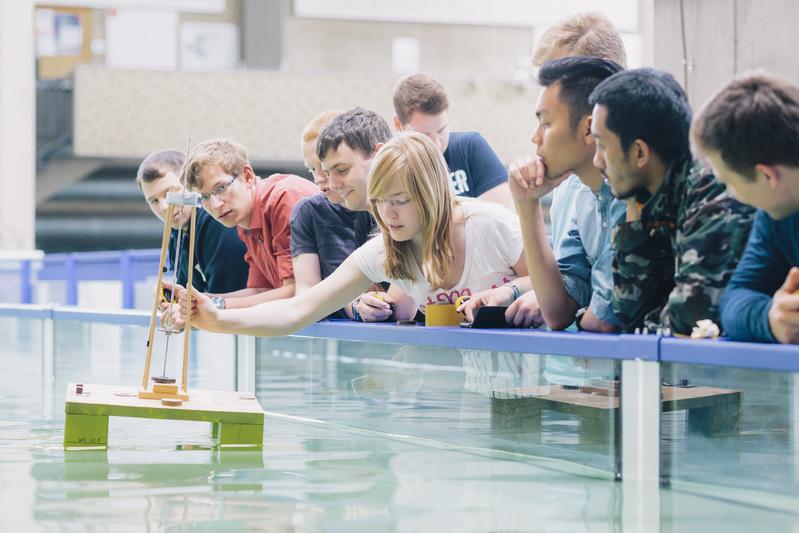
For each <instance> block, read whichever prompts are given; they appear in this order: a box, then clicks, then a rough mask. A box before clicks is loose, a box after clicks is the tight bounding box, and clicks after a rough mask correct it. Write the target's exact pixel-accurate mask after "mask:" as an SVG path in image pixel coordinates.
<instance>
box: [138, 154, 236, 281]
mask: <svg viewBox="0 0 799 533" xmlns="http://www.w3.org/2000/svg"><path fill="white" fill-rule="evenodd" d="M185 161H186V155H185V154H183V153H182V152H178V151H177V150H160V151H158V152H153V153H152V154H150V155H148V156H147V157H146V158H145V159H144V161H142V163H141V165H139V170H138V172H137V173H136V183H137V184H138V185H139V188H140V189H141V191H142V193H143V194H144V199H145V200H146V201H147V205H148V207H149V208H150V210H151V211H152V212H153V214H154V215H155V216H156V217H158V218H159V219H160V220H161V221H162V222H164V223H165V224H167V223H168V224H169V225H170V226H171V228H172V229H171V231H170V237H169V263H170V265H171V267H170V268H171V269H172V270H174V269H175V268H177V279H176V281H177V283H178V284H179V285H182V286H185V285H186V280H187V279H188V268H187V265H188V261H189V221H190V219H191V211H190V210H189V209H184V210H183V212H182V213H181V212H180V209H179V208H177V207H176V208H175V214H174V215H173V217H172V220H171V221H166V220H165V217H166V212H167V205H166V194H167V193H168V192H176V191H181V190H182V189H183V184H182V183H181V182H180V178H179V176H180V171H181V169H182V167H183V164H184V163H185ZM196 224H197V227H196V230H195V237H194V268H195V270H196V272H195V273H194V275H193V276H192V285H193V286H194V287H195V288H196V289H197V290H198V291H201V292H209V293H223V292H232V291H237V290H239V289H243V288H244V287H245V286H246V284H247V270H248V267H247V262H246V261H244V253H245V252H246V251H247V248H246V247H245V246H244V243H243V242H241V239H239V236H238V234H237V233H236V230H235V228H226V227H225V226H223V225H222V224H220V223H219V222H217V221H216V220H214V217H212V216H211V215H209V214H208V213H207V212H206V211H205V210H204V209H198V210H197V222H196ZM180 228H183V234H182V238H181V241H180V243H178V230H179V229H180ZM178 244H179V245H180V259H179V261H180V264H179V265H177V267H176V266H175V265H172V264H171V263H172V261H174V260H175V252H176V250H177V248H178ZM170 281H171V280H170Z"/></svg>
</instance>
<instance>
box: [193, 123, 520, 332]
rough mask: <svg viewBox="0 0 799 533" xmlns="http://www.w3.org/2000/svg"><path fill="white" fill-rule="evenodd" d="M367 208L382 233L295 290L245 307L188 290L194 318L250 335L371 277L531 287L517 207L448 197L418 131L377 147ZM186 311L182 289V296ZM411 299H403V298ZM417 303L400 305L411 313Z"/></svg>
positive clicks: (463, 288) (456, 291) (440, 167)
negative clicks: (224, 305) (216, 302)
mask: <svg viewBox="0 0 799 533" xmlns="http://www.w3.org/2000/svg"><path fill="white" fill-rule="evenodd" d="M368 197H369V203H370V210H371V212H372V214H373V215H374V217H375V220H376V221H377V223H378V226H379V227H380V231H381V233H382V235H380V236H378V237H376V238H374V239H372V240H371V241H369V242H367V243H366V244H364V245H363V246H361V247H360V248H358V249H357V250H356V251H355V252H354V253H353V254H352V255H351V256H350V257H349V258H347V259H346V260H345V261H344V263H342V264H341V266H340V267H339V268H338V269H336V271H335V272H333V274H331V275H330V276H329V277H327V278H325V279H324V280H322V281H321V282H320V283H319V284H317V285H314V286H313V287H310V288H308V289H306V290H305V291H303V292H302V293H301V294H299V295H297V296H295V297H294V298H291V299H287V300H281V301H274V302H269V303H267V304H263V305H258V306H255V307H252V308H250V309H232V310H219V309H217V308H216V307H214V306H213V305H212V304H211V302H210V301H209V300H208V298H206V297H205V296H204V295H203V294H199V293H197V292H196V291H195V292H194V293H193V294H194V298H193V300H195V301H196V304H197V305H196V307H195V311H194V316H193V317H192V324H194V325H196V326H197V327H199V328H201V329H206V330H209V331H218V332H228V333H240V334H246V335H257V336H279V335H287V334H290V333H292V332H294V331H296V330H298V329H300V328H302V327H304V326H307V325H309V324H311V323H313V322H314V321H316V320H319V319H321V318H323V317H325V316H327V315H329V314H330V313H332V312H333V311H335V310H337V309H340V308H342V307H343V306H345V305H347V304H348V303H349V302H350V301H352V299H353V298H355V297H356V296H358V295H359V294H361V293H362V292H363V291H364V290H366V289H367V288H368V287H369V286H370V285H371V284H372V283H376V282H381V281H387V282H390V283H391V284H392V285H395V284H396V285H397V286H398V287H399V288H401V289H402V290H403V291H404V292H405V293H406V294H407V295H408V296H410V297H411V298H412V299H413V301H414V302H415V303H416V304H418V306H419V308H420V309H421V310H424V305H425V304H426V303H432V302H454V300H455V299H456V298H457V297H458V296H461V295H470V294H473V293H477V292H481V291H485V290H488V289H492V288H496V289H497V290H506V289H505V286H506V284H512V283H513V282H514V281H515V282H516V283H518V284H520V285H522V286H521V287H519V286H517V287H516V288H515V289H512V290H513V292H514V293H515V292H517V291H518V292H525V291H526V290H528V289H529V287H530V283H529V278H521V279H517V278H518V277H519V276H524V277H526V276H527V265H526V263H525V260H524V254H523V253H522V252H523V250H522V238H521V231H520V229H519V223H518V219H517V218H516V216H515V215H514V214H513V213H512V212H510V211H509V210H507V209H506V208H504V207H502V206H499V205H496V204H491V203H484V202H480V201H478V200H456V199H454V198H453V195H452V189H451V187H450V184H449V173H448V171H447V166H446V163H445V162H444V158H443V156H442V155H441V152H440V151H439V150H438V149H437V148H436V146H435V145H434V144H433V142H432V141H431V140H430V139H428V138H427V137H426V136H424V135H422V134H419V133H401V134H398V135H397V136H395V137H394V138H393V139H392V140H391V141H389V142H388V143H386V144H385V146H383V148H382V149H381V150H380V151H379V153H378V154H377V156H376V158H375V161H374V164H373V165H372V169H371V172H370V175H369V188H368ZM181 301H182V303H183V306H182V307H181V309H182V312H184V313H185V307H186V306H185V292H184V293H183V295H182V297H181ZM406 302H410V300H406ZM415 312H416V307H415V305H413V304H412V305H403V306H402V308H398V309H397V312H396V316H397V318H398V319H403V318H405V319H409V318H411V317H412V316H413V315H414V314H415Z"/></svg>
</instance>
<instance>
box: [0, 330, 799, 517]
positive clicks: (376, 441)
mask: <svg viewBox="0 0 799 533" xmlns="http://www.w3.org/2000/svg"><path fill="white" fill-rule="evenodd" d="M0 335H2V336H3V338H4V339H7V340H6V342H4V343H2V344H0V413H2V415H1V417H0V501H2V502H3V504H4V505H3V510H4V512H3V513H2V514H1V515H0V531H15V530H16V531H20V530H24V531H28V530H41V529H44V530H103V531H105V530H114V531H116V530H127V529H131V530H137V531H140V530H145V531H169V530H178V529H179V530H211V531H244V530H247V531H253V530H266V531H295V530H296V531H316V530H326V531H329V530H333V531H369V532H371V531H540V530H547V531H550V530H551V531H575V532H580V531H591V532H596V531H600V532H603V531H621V530H624V531H636V530H638V531H649V530H657V529H658V525H659V527H660V529H661V530H662V531H684V530H692V529H696V528H698V527H699V526H700V524H701V527H702V528H703V529H706V526H707V524H714V525H717V526H718V530H724V531H725V532H730V531H758V530H764V528H763V527H762V526H763V524H764V523H768V528H769V529H773V530H789V529H791V528H795V527H796V526H797V524H799V516H797V511H796V509H797V506H796V505H795V498H789V496H790V494H791V491H792V490H793V487H794V485H792V484H793V483H794V480H795V479H796V475H795V473H794V472H795V462H794V457H795V452H794V450H795V446H796V445H795V442H797V439H796V437H795V431H796V430H795V428H796V427H797V424H796V422H795V420H796V412H797V411H796V409H795V407H794V406H793V404H792V403H786V400H785V399H786V398H792V396H791V391H793V390H794V384H793V381H792V378H791V379H788V380H785V379H784V378H783V377H781V376H773V375H768V376H762V377H760V378H758V377H757V376H756V377H755V378H753V377H752V374H751V373H750V374H747V373H746V372H744V371H731V373H730V374H723V373H716V374H715V375H714V376H711V375H710V374H711V372H710V371H709V370H704V369H700V370H699V371H697V372H693V373H690V375H687V376H686V377H688V378H690V379H692V380H694V381H695V382H696V383H697V384H700V383H701V384H702V385H712V386H715V387H726V388H730V389H738V390H742V391H743V396H742V398H743V399H742V402H741V413H740V415H741V416H740V434H739V435H738V436H733V435H724V436H714V435H713V434H712V433H711V436H707V435H706V436H702V438H703V439H706V440H697V436H701V434H694V433H693V432H690V431H689V432H687V433H686V432H680V431H676V430H675V431H672V432H671V433H670V435H672V436H677V437H674V439H675V441H674V442H675V444H674V445H673V446H674V448H673V449H672V451H671V453H672V455H673V457H672V458H671V460H672V461H673V463H672V469H671V471H672V472H674V473H675V477H676V478H677V479H683V480H688V481H690V480H701V479H704V480H705V481H707V477H706V476H716V477H714V478H713V479H717V480H720V482H724V483H727V484H728V485H736V483H737V484H738V485H742V484H744V483H749V484H751V485H758V484H759V485H760V486H763V487H767V488H768V489H767V491H763V492H760V493H755V492H750V493H749V499H748V500H747V502H746V505H738V504H735V503H730V501H732V497H731V496H730V490H728V488H727V487H719V485H716V486H715V487H714V491H713V493H712V494H709V495H708V494H703V493H701V491H700V490H699V489H698V488H697V487H696V486H691V487H688V486H687V485H685V486H683V487H682V488H681V489H680V490H679V491H674V490H661V491H660V493H659V494H657V492H655V493H654V494H653V495H646V496H645V498H660V499H661V500H662V501H661V505H660V506H659V508H660V510H661V513H662V515H657V516H655V518H654V522H652V523H649V522H647V525H648V526H652V525H653V524H654V527H651V528H650V527H647V528H644V529H641V528H640V527H637V526H638V525H640V524H641V522H640V521H636V520H635V519H634V517H635V511H636V506H637V505H638V504H639V503H640V498H639V499H638V500H636V499H635V498H634V497H633V496H636V494H633V493H628V498H625V497H624V490H625V489H624V486H623V484H622V483H618V482H615V481H614V480H613V472H614V471H615V469H616V468H617V465H616V464H615V463H613V459H612V458H614V457H616V455H618V454H617V453H616V450H615V449H614V448H613V447H612V443H615V442H616V440H615V439H616V438H617V435H616V434H615V433H614V431H615V429H616V428H617V427H618V426H617V425H616V426H614V425H613V423H615V422H613V421H614V420H615V419H614V416H615V415H611V414H608V413H615V412H617V411H618V410H617V409H615V410H614V408H613V405H615V402H616V400H618V398H617V397H614V396H612V395H610V394H609V395H607V396H602V395H600V396H602V397H600V398H594V399H593V400H594V401H600V402H604V403H605V404H607V406H606V407H607V408H606V409H605V410H604V415H603V416H601V417H599V418H598V420H600V421H601V420H604V421H605V422H606V423H600V422H595V423H592V422H590V421H589V422H586V415H585V413H583V414H580V413H577V412H568V411H567V410H564V409H563V408H562V407H559V408H555V407H553V406H550V408H541V402H542V401H550V402H551V401H554V400H553V399H552V398H549V399H547V397H548V396H552V395H553V394H556V393H558V394H564V391H571V392H566V393H565V394H566V395H567V396H568V395H575V394H585V393H583V391H580V387H585V386H592V385H597V381H596V380H598V379H607V378H611V377H615V376H614V374H615V370H616V369H617V367H616V366H614V365H615V363H610V365H611V366H609V367H606V368H598V367H595V366H591V364H585V361H582V362H581V361H579V360H573V359H570V358H554V357H551V356H545V355H535V354H510V353H509V354H503V353H496V352H493V353H492V352H466V351H461V350H455V349H452V350H442V349H435V350H431V349H427V348H408V347H399V346H389V345H381V344H374V343H372V344H366V343H345V342H341V343H331V342H329V341H324V340H314V339H298V338H293V339H275V340H270V341H265V342H263V343H260V346H259V350H260V351H259V356H258V360H257V363H258V364H257V370H258V388H257V394H258V397H259V399H260V401H261V403H262V405H263V406H264V408H265V409H266V410H267V411H268V412H269V414H268V415H267V418H266V421H265V423H266V427H265V435H264V449H263V452H259V453H253V452H215V451H213V450H211V449H210V447H211V435H210V431H209V425H208V424H207V423H186V422H184V423H181V422H174V421H170V422H167V421H156V423H153V422H152V421H148V420H136V419H114V418H112V420H111V428H110V432H109V438H110V446H109V449H108V450H107V451H104V452H87V451H80V452H64V450H63V449H62V447H61V443H62V439H63V423H64V418H63V409H64V404H63V395H64V390H65V386H66V383H67V382H69V381H74V380H75V379H76V378H77V379H80V380H82V381H86V382H91V381H94V382H102V383H110V382H120V383H125V384H129V383H131V382H132V381H133V382H135V380H136V377H137V376H140V373H141V365H142V359H143V350H142V339H143V337H144V331H143V328H125V327H119V326H84V325H79V324H66V325H60V326H59V328H58V330H57V350H58V352H57V355H56V361H55V381H50V380H49V379H44V376H43V375H42V364H41V359H40V358H39V354H40V353H41V325H40V324H38V322H36V321H25V320H9V319H0ZM195 344H196V345H197V347H198V348H197V351H196V352H195V353H194V354H192V363H191V369H190V376H191V378H190V379H191V386H193V387H202V388H221V389H231V388H232V387H233V383H234V371H235V365H234V363H233V355H232V342H231V339H230V337H226V336H220V337H213V336H212V337H208V338H202V339H200V340H199V341H198V342H197V343H195ZM593 362H594V361H593V360H592V361H590V362H589V363H593ZM553 363H556V364H555V365H553ZM564 365H565V366H564ZM569 365H571V366H569ZM563 368H567V369H568V373H567V374H563V373H561V374H559V375H560V376H561V377H562V379H556V378H555V377H554V376H555V375H556V372H555V371H556V370H558V369H560V371H561V372H562V370H563ZM683 370H684V369H680V371H679V372H677V371H675V375H674V376H670V377H669V379H671V378H672V377H673V378H675V379H677V378H680V377H682V374H683V373H684V372H683ZM703 372H706V373H707V374H703ZM678 374H679V375H678ZM564 375H565V376H567V377H568V380H567V379H566V378H563V376H564ZM711 377H712V378H713V379H710V378H711ZM575 379H576V381H575ZM705 380H707V381H705ZM610 381H613V380H612V379H611V380H610ZM575 386H576V387H577V389H576V390H577V392H574V391H575V389H574V388H569V387H575ZM48 391H49V392H48ZM47 394H49V395H50V396H49V397H48V396H47ZM594 396H596V395H594ZM43 398H51V399H50V400H49V401H44V400H43ZM791 401H792V400H791ZM561 403H563V404H567V405H568V402H561ZM500 406H503V407H507V409H506V410H504V411H503V410H502V409H503V407H500ZM680 413H682V414H680ZM680 416H681V417H682V418H679V417H680ZM675 420H676V422H675V424H677V425H678V426H679V424H681V423H682V424H684V425H685V424H688V422H687V419H686V414H685V411H677V412H676V414H675ZM592 424H594V425H593V426H592ZM603 424H604V425H603ZM600 427H604V428H605V429H603V430H601V431H600ZM586 429H589V430H591V431H593V432H594V433H595V435H597V436H598V437H597V438H595V439H593V440H591V439H584V438H583V437H584V436H585V431H586ZM678 429H680V428H678ZM602 435H604V436H602ZM678 437H679V439H681V441H680V443H676V439H677V438H678ZM713 454H716V455H717V459H715V460H710V459H709V458H710V456H711V455H713ZM731 458H732V459H731ZM560 459H566V461H560ZM725 461H730V462H729V463H727V464H729V468H727V469H726V470H725ZM580 464H582V465H585V466H580ZM736 472H743V473H744V476H745V477H746V480H740V479H735V474H736ZM720 473H721V475H720ZM703 476H705V477H703ZM769 483H774V484H776V483H779V484H781V486H782V487H787V489H786V490H785V492H784V493H783V495H782V496H780V495H779V494H776V495H775V491H774V490H773V486H772V485H770V484H769ZM655 491H657V488H655ZM780 498H782V499H780ZM650 503H651V502H650ZM775 508H779V509H781V510H782V512H780V513H774V512H773V509H775ZM629 516H632V517H633V519H631V520H628V517H629Z"/></svg>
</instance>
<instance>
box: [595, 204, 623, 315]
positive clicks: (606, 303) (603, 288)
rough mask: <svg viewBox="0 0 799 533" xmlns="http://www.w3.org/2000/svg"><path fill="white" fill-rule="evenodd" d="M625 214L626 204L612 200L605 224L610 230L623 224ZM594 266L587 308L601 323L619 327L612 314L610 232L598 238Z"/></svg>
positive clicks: (611, 250) (611, 251)
mask: <svg viewBox="0 0 799 533" xmlns="http://www.w3.org/2000/svg"><path fill="white" fill-rule="evenodd" d="M626 214H627V204H626V203H624V202H622V201H619V200H614V201H613V202H612V203H611V205H610V207H609V213H608V218H609V220H608V221H607V223H608V224H609V225H610V228H611V230H612V228H614V227H615V226H617V225H618V224H621V223H623V222H624V220H625V218H626ZM600 239H602V241H601V242H599V246H598V249H599V250H601V252H599V253H598V254H597V257H596V259H595V261H594V266H593V268H592V269H591V303H590V304H589V305H588V307H589V308H590V309H591V312H593V313H594V315H595V316H596V317H597V318H598V319H600V320H601V321H603V322H606V323H608V324H611V325H613V326H618V325H620V322H619V319H618V318H616V313H614V312H613V249H612V248H611V246H610V231H605V232H603V233H602V236H601V237H600Z"/></svg>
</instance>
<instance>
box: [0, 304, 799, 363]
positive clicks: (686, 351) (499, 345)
mask: <svg viewBox="0 0 799 533" xmlns="http://www.w3.org/2000/svg"><path fill="white" fill-rule="evenodd" d="M0 316H12V317H17V318H34V319H52V320H74V321H78V322H94V323H105V324H118V325H129V326H146V325H148V324H149V320H150V313H149V312H147V311H134V310H120V311H103V310H97V309H87V308H82V307H68V306H37V305H23V304H0ZM294 336H298V337H313V338H324V339H334V340H347V341H362V342H383V343H398V344H407V345H416V346H430V347H448V348H462V349H472V350H491V351H500V352H526V353H545V354H549V355H570V356H578V357H588V358H598V359H616V360H633V359H640V360H644V361H657V362H668V363H690V364H697V365H713V366H727V367H741V368H751V369H760V370H771V371H781V372H799V346H796V345H775V344H755V343H747V342H733V341H726V340H715V341H714V340H691V339H675V338H672V337H661V336H658V335H613V334H600V333H587V332H579V333H578V332H573V333H570V332H561V331H531V330H518V329H493V330H476V329H462V328H453V327H450V328H445V327H422V326H399V325H395V324H385V323H383V324H364V323H360V322H352V321H349V320H325V321H321V322H317V323H316V324H312V325H310V326H308V327H306V328H303V329H301V330H300V331H298V332H296V333H294Z"/></svg>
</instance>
